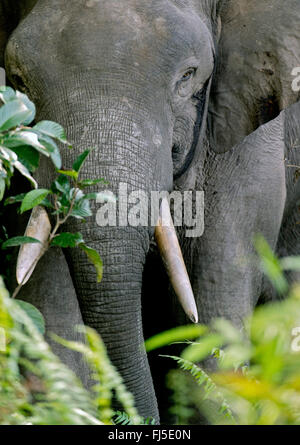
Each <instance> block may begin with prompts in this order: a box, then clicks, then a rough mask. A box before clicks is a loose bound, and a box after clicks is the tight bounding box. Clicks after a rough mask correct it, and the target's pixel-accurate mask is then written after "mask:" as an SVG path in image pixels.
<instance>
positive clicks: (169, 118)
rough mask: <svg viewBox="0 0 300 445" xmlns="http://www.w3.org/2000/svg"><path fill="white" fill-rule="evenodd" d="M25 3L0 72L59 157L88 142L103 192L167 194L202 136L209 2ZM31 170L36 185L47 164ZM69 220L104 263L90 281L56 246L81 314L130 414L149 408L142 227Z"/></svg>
mask: <svg viewBox="0 0 300 445" xmlns="http://www.w3.org/2000/svg"><path fill="white" fill-rule="evenodd" d="M25 3H26V2H25ZM25 3H24V6H26V7H27V13H26V10H25V13H24V11H20V12H19V13H20V16H21V17H22V20H21V22H20V24H19V25H18V26H17V28H16V29H15V31H14V32H13V33H12V35H11V36H10V38H9V40H8V42H7V44H6V51H5V67H6V72H7V75H8V78H9V80H10V82H11V83H12V84H13V86H14V87H16V88H18V89H21V90H22V91H24V92H26V93H27V94H28V95H29V96H30V98H31V99H32V100H34V101H35V103H36V106H37V110H38V114H37V119H38V120H40V119H52V120H56V121H58V122H60V123H61V124H62V125H63V126H64V127H65V128H66V130H67V133H68V136H69V139H70V141H71V142H72V143H73V145H74V147H75V148H74V150H73V151H71V152H65V153H63V163H64V165H70V163H71V162H72V160H73V159H74V158H75V157H76V156H77V155H78V154H79V152H81V151H82V150H83V149H84V148H87V147H91V146H94V147H96V149H95V150H94V151H93V152H92V154H91V156H90V157H89V159H88V162H87V163H86V166H85V169H84V171H83V172H82V175H83V178H84V177H86V178H92V179H96V178H99V177H103V178H105V179H106V180H108V181H109V187H110V189H111V190H112V191H113V192H115V193H117V192H118V186H119V183H121V182H122V183H126V185H127V187H128V192H129V193H130V192H131V191H133V190H139V191H143V192H146V193H150V192H152V191H171V190H172V189H173V181H174V177H175V178H180V177H183V175H185V174H186V173H187V172H188V170H189V167H190V165H191V164H192V162H193V158H194V157H195V155H196V152H197V149H198V142H199V137H202V138H203V135H204V128H205V122H206V119H205V114H206V112H207V98H208V96H209V87H210V79H211V76H212V73H213V69H214V58H215V46H214V37H215V36H214V31H215V28H214V26H215V23H214V21H213V20H214V19H215V17H214V15H215V2H205V5H203V8H202V7H201V8H200V7H199V8H198V9H195V8H192V2H191V3H189V2H187V3H185V2H177V1H169V0H164V1H161V0H160V1H154V2H151V3H149V2H147V1H136V0H126V1H125V2H124V1H123V0H122V1H121V0H114V1H111V0H109V1H108V0H101V1H87V0H78V1H75V2H65V1H62V0H55V1H53V0H51V1H44V0H41V1H37V2H29V3H28V4H25ZM7 8H8V9H9V5H7ZM11 8H12V7H11ZM11 12H15V11H14V10H13V11H12V10H11ZM208 14H209V15H208ZM39 172H40V173H39V174H38V178H37V179H38V181H39V183H40V184H41V185H45V186H46V185H48V184H49V181H50V180H51V178H52V173H53V172H51V170H50V169H49V165H48V164H47V162H44V163H43V164H41V168H40V170H39ZM95 212H96V208H95ZM69 228H70V229H71V230H80V231H81V232H82V233H83V235H84V238H85V240H86V241H87V242H88V243H89V245H90V246H92V247H94V248H95V249H96V250H98V251H99V252H100V254H101V257H102V260H103V263H104V270H105V273H104V279H103V281H102V283H101V284H100V285H97V283H96V280H95V276H94V271H93V269H92V267H90V265H89V263H88V262H87V261H86V259H85V258H84V257H83V256H81V255H80V253H79V252H75V251H74V252H72V253H70V254H69V255H68V261H69V264H70V268H71V272H72V276H73V279H74V283H75V288H76V293H77V296H78V299H79V303H80V308H81V311H82V315H83V320H84V322H85V323H86V324H88V325H90V326H92V327H94V328H96V329H97V330H98V331H99V332H100V333H101V335H102V337H103V339H104V341H105V342H106V344H107V347H108V352H109V354H110V357H111V358H112V360H113V363H114V364H115V365H116V366H117V368H118V369H119V371H120V372H121V374H122V375H123V378H124V379H125V382H126V384H127V386H128V388H129V389H130V390H131V391H132V392H133V394H134V396H135V399H136V403H137V405H138V407H139V409H140V412H141V414H144V415H153V416H154V417H157V407H156V402H155V397H154V393H153V388H152V385H151V376H150V371H149V367H148V363H147V359H146V355H145V353H144V352H143V351H142V352H141V345H142V343H143V327H142V319H141V288H142V275H143V267H144V263H145V258H146V254H147V252H148V250H149V243H150V239H151V237H152V235H153V230H154V229H153V228H152V227H128V226H126V225H125V226H124V227H123V226H121V227H120V226H119V227H115V228H112V227H99V226H98V225H97V223H96V221H95V219H94V220H92V221H90V222H88V223H86V224H85V225H84V226H83V227H82V226H80V228H79V227H78V224H77V222H76V221H73V222H72V223H70V224H69ZM145 381H147V382H148V384H147V386H146V387H145Z"/></svg>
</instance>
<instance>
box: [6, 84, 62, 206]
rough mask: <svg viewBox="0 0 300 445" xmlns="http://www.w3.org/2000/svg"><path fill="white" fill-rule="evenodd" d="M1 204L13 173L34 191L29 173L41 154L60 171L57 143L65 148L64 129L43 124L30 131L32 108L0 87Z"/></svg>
mask: <svg viewBox="0 0 300 445" xmlns="http://www.w3.org/2000/svg"><path fill="white" fill-rule="evenodd" d="M0 100H1V101H2V103H3V105H2V107H1V108H0V201H1V200H2V199H3V196H4V192H5V189H6V188H9V186H10V183H11V178H12V176H13V174H14V171H15V169H16V170H18V171H19V172H20V173H21V174H22V175H23V176H25V177H26V178H27V179H28V180H29V181H30V182H31V184H32V185H33V186H34V188H37V187H38V186H37V183H36V181H35V179H34V178H33V176H32V173H33V172H34V171H35V170H36V168H37V167H38V165H39V158H40V154H42V155H44V156H47V157H49V158H51V160H52V162H53V163H54V165H55V167H56V168H58V169H60V168H61V156H60V152H59V149H58V146H57V143H56V141H59V142H61V143H63V144H67V140H66V136H65V132H64V129H63V128H62V127H61V126H60V125H59V124H56V123H54V122H50V121H42V122H39V123H38V124H37V125H34V126H33V127H29V125H30V124H32V122H33V121H34V118H35V113H36V110H35V105H34V104H33V103H32V102H31V101H30V100H29V99H28V97H27V96H26V95H25V94H22V93H20V92H19V91H14V90H13V89H12V88H9V87H0Z"/></svg>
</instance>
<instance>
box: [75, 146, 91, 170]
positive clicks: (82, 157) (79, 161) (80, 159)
mask: <svg viewBox="0 0 300 445" xmlns="http://www.w3.org/2000/svg"><path fill="white" fill-rule="evenodd" d="M91 151H92V150H85V151H84V152H83V153H81V155H80V156H78V158H77V159H76V161H75V162H74V164H73V170H75V171H76V172H78V173H79V172H80V169H81V167H82V166H83V163H84V161H85V160H86V158H87V157H88V155H89V154H90V152H91Z"/></svg>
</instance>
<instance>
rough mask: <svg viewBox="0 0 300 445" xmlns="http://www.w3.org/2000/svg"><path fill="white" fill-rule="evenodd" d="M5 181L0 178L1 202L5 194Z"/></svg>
mask: <svg viewBox="0 0 300 445" xmlns="http://www.w3.org/2000/svg"><path fill="white" fill-rule="evenodd" d="M5 185H6V184H5V180H4V179H3V178H0V201H2V199H3V196H4V192H5Z"/></svg>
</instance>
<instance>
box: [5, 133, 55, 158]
mask: <svg viewBox="0 0 300 445" xmlns="http://www.w3.org/2000/svg"><path fill="white" fill-rule="evenodd" d="M4 144H5V146H6V147H9V148H15V147H20V146H22V145H30V146H31V147H33V148H35V149H37V150H38V151H40V152H41V153H42V154H43V155H45V156H50V153H49V150H47V148H46V147H45V146H44V145H42V144H41V143H40V142H39V140H38V135H37V134H36V133H33V132H32V131H25V130H24V131H18V132H17V133H15V134H13V135H9V136H7V137H6V139H5V140H4Z"/></svg>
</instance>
